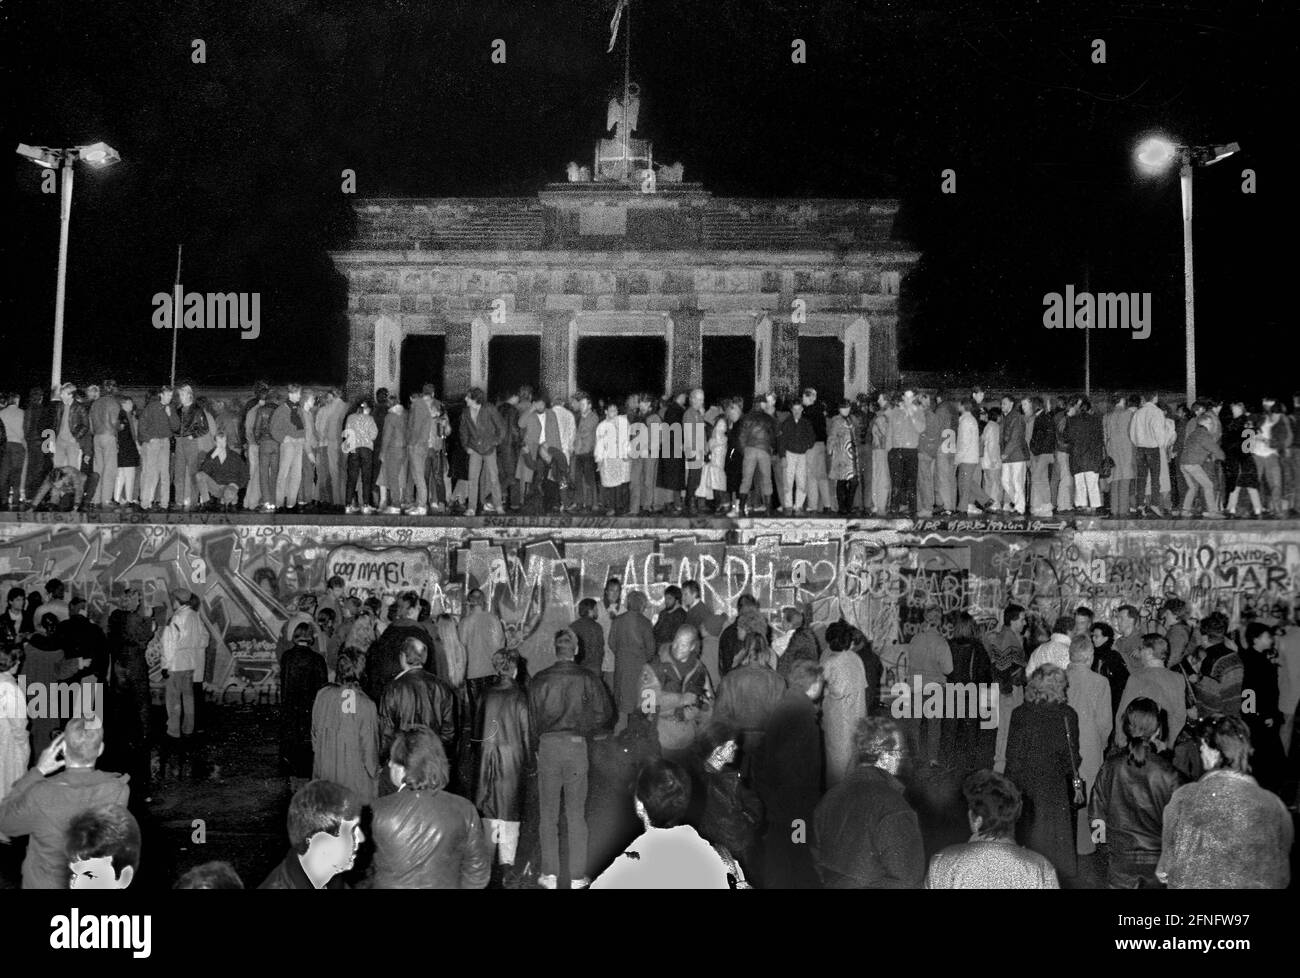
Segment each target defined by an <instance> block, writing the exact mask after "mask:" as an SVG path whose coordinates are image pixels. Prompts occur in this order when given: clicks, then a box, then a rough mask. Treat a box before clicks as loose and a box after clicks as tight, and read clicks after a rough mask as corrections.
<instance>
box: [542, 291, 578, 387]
mask: <svg viewBox="0 0 1300 978" xmlns="http://www.w3.org/2000/svg"><path fill="white" fill-rule="evenodd" d="M540 315H541V320H542V364H541V367H542V370H541V374H542V377H541V380H542V389H543V390H545V392H546V394H547V395H548V396H549V397H551V398H552V399H555V398H561V397H568V396H569V394H570V393H571V392H572V385H573V383H574V379H575V378H574V377H573V376H572V374H573V370H574V356H575V354H576V353H577V337H576V333H577V326H576V323H575V321H574V318H573V310H571V309H547V310H545V311H543V312H542V313H541V314H540Z"/></svg>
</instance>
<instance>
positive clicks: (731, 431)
mask: <svg viewBox="0 0 1300 978" xmlns="http://www.w3.org/2000/svg"><path fill="white" fill-rule="evenodd" d="M733 415H734V417H733ZM724 468H725V469H726V471H727V495H728V496H730V497H731V500H732V501H733V502H734V501H735V500H736V499H738V498H739V497H740V483H741V480H742V479H744V476H745V449H744V448H742V447H741V445H740V409H739V407H736V408H735V410H729V411H728V413H727V462H726V465H725V466H724Z"/></svg>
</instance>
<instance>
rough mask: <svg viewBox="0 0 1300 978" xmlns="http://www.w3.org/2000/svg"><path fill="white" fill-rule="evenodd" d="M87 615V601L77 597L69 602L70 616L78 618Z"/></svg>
mask: <svg viewBox="0 0 1300 978" xmlns="http://www.w3.org/2000/svg"><path fill="white" fill-rule="evenodd" d="M85 613H86V599H85V598H81V597H77V598H73V599H72V600H71V601H69V602H68V614H69V615H72V616H73V617H76V616H78V615H84V614H85Z"/></svg>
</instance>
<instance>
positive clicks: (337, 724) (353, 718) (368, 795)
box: [311, 649, 383, 805]
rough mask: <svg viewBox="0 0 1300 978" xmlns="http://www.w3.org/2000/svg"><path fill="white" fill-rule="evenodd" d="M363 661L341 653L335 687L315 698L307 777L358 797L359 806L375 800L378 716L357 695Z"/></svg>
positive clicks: (365, 699)
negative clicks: (339, 786)
mask: <svg viewBox="0 0 1300 978" xmlns="http://www.w3.org/2000/svg"><path fill="white" fill-rule="evenodd" d="M365 661H366V656H365V653H364V652H361V651H359V650H357V649H344V650H343V651H342V652H340V653H339V659H338V666H337V672H336V673H335V678H336V679H337V680H338V681H337V682H335V683H330V685H328V686H326V687H324V688H323V689H322V690H321V691H320V692H318V693H317V694H316V701H315V702H314V703H313V704H312V709H311V746H312V751H313V754H314V759H313V761H312V770H311V776H312V777H313V778H315V779H317V780H324V781H333V782H334V783H335V784H341V785H343V786H344V787H347V788H351V789H352V790H353V791H355V792H356V794H357V797H358V798H360V799H361V803H362V804H363V805H364V804H369V803H370V802H371V801H373V800H374V799H375V798H376V797H378V784H379V777H380V774H381V772H382V771H383V766H382V765H381V764H380V762H379V712H378V711H377V710H376V709H375V703H374V700H372V699H371V698H370V697H369V696H367V695H366V694H365V693H363V692H362V691H361V687H360V682H361V673H362V670H363V669H364V668H365Z"/></svg>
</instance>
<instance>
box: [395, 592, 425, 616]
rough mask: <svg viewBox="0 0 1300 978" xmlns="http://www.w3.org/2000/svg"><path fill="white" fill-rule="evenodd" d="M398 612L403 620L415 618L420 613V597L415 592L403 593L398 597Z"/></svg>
mask: <svg viewBox="0 0 1300 978" xmlns="http://www.w3.org/2000/svg"><path fill="white" fill-rule="evenodd" d="M397 610H398V614H400V615H401V616H402V617H403V618H414V617H415V616H416V615H418V614H419V613H420V596H419V595H418V594H417V593H416V592H414V591H403V592H402V593H401V594H399V595H398V596H397Z"/></svg>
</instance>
